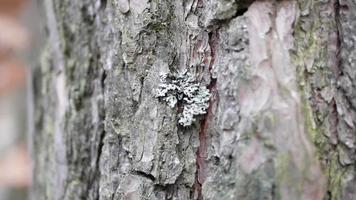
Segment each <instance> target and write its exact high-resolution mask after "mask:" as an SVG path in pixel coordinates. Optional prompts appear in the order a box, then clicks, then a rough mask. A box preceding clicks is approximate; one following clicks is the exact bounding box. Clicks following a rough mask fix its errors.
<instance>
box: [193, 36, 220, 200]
mask: <svg viewBox="0 0 356 200" xmlns="http://www.w3.org/2000/svg"><path fill="white" fill-rule="evenodd" d="M208 43H209V46H210V57H211V60H210V63H209V73H211V70H212V67H213V65H214V63H215V59H216V46H217V44H218V30H215V31H213V32H210V33H209V41H208ZM210 77H211V81H210V84H209V85H208V89H209V91H210V93H211V94H212V97H211V99H210V101H209V108H208V111H207V114H206V115H205V117H204V119H203V120H202V121H201V123H200V132H199V141H200V145H199V147H198V151H197V156H196V165H197V171H196V178H195V184H194V189H195V191H196V192H197V194H198V198H197V199H198V200H202V199H203V195H202V184H203V182H204V180H205V172H204V171H205V158H206V151H207V137H208V135H207V130H208V128H209V121H210V119H211V116H212V106H213V104H214V103H215V100H216V99H215V97H216V79H214V78H212V76H210Z"/></svg>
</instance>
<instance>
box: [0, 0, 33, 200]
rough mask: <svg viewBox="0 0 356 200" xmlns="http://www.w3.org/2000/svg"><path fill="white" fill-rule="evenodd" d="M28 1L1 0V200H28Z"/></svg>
mask: <svg viewBox="0 0 356 200" xmlns="http://www.w3.org/2000/svg"><path fill="white" fill-rule="evenodd" d="M29 1H30V0H0V134H1V137H0V200H21V199H28V198H27V190H28V187H29V185H30V179H31V175H30V172H31V163H30V159H29V154H28V151H27V142H26V137H27V136H26V129H27V128H26V127H27V119H26V116H27V114H26V110H27V109H26V82H27V81H26V77H27V68H28V67H27V66H26V62H25V61H24V60H25V59H24V56H23V55H24V52H25V50H27V51H28V50H29V46H30V44H31V39H30V38H31V36H30V34H29V32H30V31H29V28H28V25H26V23H25V18H26V17H25V16H28V8H29Z"/></svg>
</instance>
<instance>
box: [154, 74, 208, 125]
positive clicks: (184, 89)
mask: <svg viewBox="0 0 356 200" xmlns="http://www.w3.org/2000/svg"><path fill="white" fill-rule="evenodd" d="M160 77H161V84H160V85H159V88H158V89H157V92H156V97H157V98H159V99H160V100H162V101H165V102H166V103H167V105H168V106H169V107H171V108H174V107H176V106H177V104H178V102H180V104H181V105H182V107H183V111H182V113H180V114H179V120H178V123H179V124H180V125H182V126H190V125H191V124H192V123H193V122H194V121H195V120H196V118H197V116H199V115H203V114H206V112H207V109H208V107H209V99H210V96H211V95H210V92H209V90H208V88H207V87H206V86H203V85H201V84H200V83H198V82H197V80H196V79H195V77H194V76H193V75H192V74H191V73H189V72H188V71H187V70H185V71H183V72H180V73H177V74H161V75H160Z"/></svg>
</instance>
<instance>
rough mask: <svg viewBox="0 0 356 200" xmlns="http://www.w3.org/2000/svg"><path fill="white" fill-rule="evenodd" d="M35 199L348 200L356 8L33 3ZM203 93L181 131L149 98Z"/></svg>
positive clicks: (331, 3) (291, 3) (127, 0)
mask: <svg viewBox="0 0 356 200" xmlns="http://www.w3.org/2000/svg"><path fill="white" fill-rule="evenodd" d="M39 4H40V6H41V7H42V8H43V9H42V10H44V11H45V13H46V19H45V20H46V24H47V25H46V30H47V32H46V34H47V40H46V45H45V46H44V49H43V53H42V56H41V59H40V62H39V64H38V65H37V66H35V67H34V68H33V70H32V90H33V107H34V109H33V110H34V123H33V126H34V127H33V128H34V129H33V130H34V134H33V138H32V143H33V149H32V152H33V157H34V161H35V167H34V174H35V175H34V186H33V199H177V200H178V199H179V200H186V199H199V200H200V199H204V200H209V199H224V200H225V199H226V200H229V199H231V200H234V199H251V200H252V199H291V200H293V199H296V200H299V199H305V200H308V199H310V200H318V199H356V196H355V195H356V193H355V191H356V190H355V185H356V177H355V159H356V157H355V142H356V138H355V133H356V128H355V127H356V93H355V90H354V88H355V86H356V74H355V73H356V69H355V64H354V63H356V62H355V59H356V54H355V52H356V50H355V48H354V45H355V36H354V35H353V32H355V31H356V30H355V29H356V28H355V27H356V25H355V23H356V20H355V19H356V16H355V13H356V5H355V3H353V2H352V1H344V0H325V1H312V0H286V1H275V0H265V1H248V0H246V1H239V0H209V1H208V0H187V1H163V0H151V1H149V0H82V1H72V0H40V1H39ZM184 69H187V70H188V71H189V72H190V73H192V74H194V76H195V77H196V80H197V81H199V83H201V84H202V85H204V86H206V87H207V88H208V89H209V90H210V93H211V98H210V102H209V108H208V110H207V114H205V115H204V116H199V119H198V120H197V121H196V122H194V123H193V124H192V125H191V126H189V127H183V126H180V125H179V124H178V118H179V114H180V112H181V105H179V103H178V106H176V107H175V108H170V107H169V106H167V105H166V104H165V103H162V102H160V101H159V99H158V98H156V97H155V94H154V91H155V90H156V89H157V88H158V87H159V84H160V77H159V74H160V73H162V72H163V73H168V72H172V73H176V72H180V71H183V70H184Z"/></svg>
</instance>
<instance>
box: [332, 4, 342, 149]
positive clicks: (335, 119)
mask: <svg viewBox="0 0 356 200" xmlns="http://www.w3.org/2000/svg"><path fill="white" fill-rule="evenodd" d="M334 11H335V19H334V20H335V24H336V39H335V42H336V52H335V54H336V55H335V58H336V62H335V65H334V66H332V70H333V75H334V84H335V85H334V86H335V87H337V81H338V79H339V76H340V66H341V58H340V45H341V38H340V36H341V33H340V22H339V17H340V3H339V0H335V1H334ZM329 107H330V111H331V117H330V124H331V127H330V128H331V130H330V133H331V135H332V136H333V138H337V135H338V133H337V126H338V123H339V117H338V112H337V104H336V100H335V98H334V99H333V100H332V101H331V102H330V103H329ZM331 146H332V147H333V149H334V150H335V149H336V146H337V143H336V144H331Z"/></svg>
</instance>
